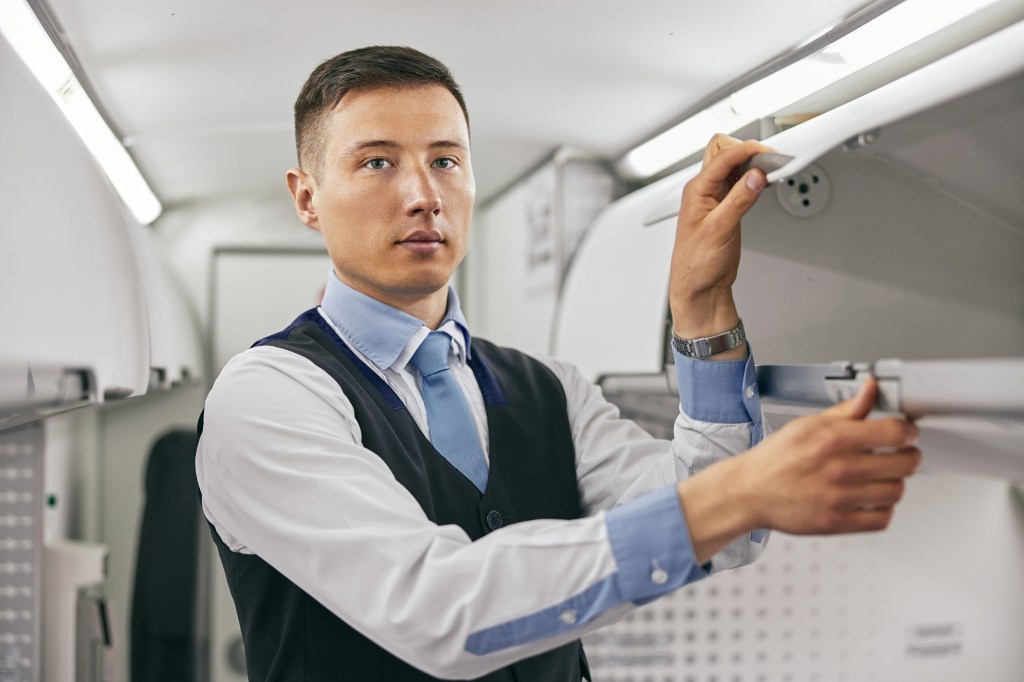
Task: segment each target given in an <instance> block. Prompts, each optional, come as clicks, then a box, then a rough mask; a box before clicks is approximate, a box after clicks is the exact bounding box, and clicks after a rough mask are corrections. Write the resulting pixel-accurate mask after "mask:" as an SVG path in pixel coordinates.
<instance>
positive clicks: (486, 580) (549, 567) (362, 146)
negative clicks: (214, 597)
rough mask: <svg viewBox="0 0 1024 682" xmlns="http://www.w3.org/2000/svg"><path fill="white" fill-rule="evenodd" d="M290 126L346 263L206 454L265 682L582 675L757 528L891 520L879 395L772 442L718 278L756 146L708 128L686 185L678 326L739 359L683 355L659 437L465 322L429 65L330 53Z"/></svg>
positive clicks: (905, 464) (251, 366)
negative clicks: (739, 173) (617, 626)
mask: <svg viewBox="0 0 1024 682" xmlns="http://www.w3.org/2000/svg"><path fill="white" fill-rule="evenodd" d="M295 119H296V138H297V145H298V152H299V167H297V168H293V169H291V170H289V171H288V173H287V182H288V188H289V191H290V192H291V195H292V198H293V200H294V203H295V208H296V211H297V213H298V216H299V218H300V220H302V222H303V223H305V224H306V225H308V226H309V227H311V228H313V229H315V230H317V231H319V232H321V234H322V235H323V237H324V241H325V243H326V245H327V249H328V252H329V253H330V256H331V259H332V261H333V264H334V270H333V273H332V274H331V276H330V279H329V282H328V285H327V290H326V295H325V297H324V301H323V304H322V306H321V307H320V308H318V309H315V310H312V311H308V312H307V313H305V314H304V315H302V316H301V317H300V318H299V319H298V320H297V321H296V323H295V324H293V325H292V326H291V327H289V328H288V329H286V330H284V331H283V332H280V333H278V334H275V335H274V336H272V337H268V338H267V339H264V340H263V341H261V342H259V343H257V345H256V346H254V347H253V348H252V349H250V350H248V351H246V352H244V353H242V354H240V355H239V356H237V357H236V358H234V359H233V360H232V361H231V362H230V363H229V364H228V365H227V366H226V367H225V368H224V371H223V372H222V374H221V375H220V377H219V378H218V380H217V382H216V385H215V386H214V388H213V390H212V391H211V393H210V396H209V398H208V400H207V403H206V411H205V432H204V433H203V434H202V440H201V442H200V447H199V451H198V454H197V463H196V468H197V474H198V478H199V484H200V488H201V491H202V494H203V509H204V511H205V513H206V516H207V518H208V519H209V521H210V523H211V526H212V528H213V534H214V539H215V541H216V543H217V545H218V548H219V550H220V555H221V559H222V561H223V563H224V567H225V570H226V572H227V577H228V583H229V585H230V586H231V591H232V595H233V597H234V600H235V605H236V607H237V610H238V615H239V620H240V622H241V625H242V634H243V637H244V640H245V648H246V658H247V663H248V669H249V676H250V679H251V680H261V681H262V680H282V681H285V680H287V681H291V680H307V681H309V682H317V681H320V680H358V681H359V682H365V681H369V680H381V681H387V682H403V681H407V680H408V681H422V680H431V679H437V678H447V679H467V678H479V679H485V680H489V681H493V682H498V681H512V680H519V682H569V681H572V682H578V681H579V680H580V679H581V677H588V678H589V674H588V671H587V668H586V661H585V658H584V656H583V653H582V649H581V647H580V645H579V637H580V635H582V634H583V633H585V632H588V631H590V630H592V629H594V628H596V627H599V626H601V625H603V624H607V623H609V622H612V621H614V620H616V619H619V618H621V617H623V616H624V615H625V614H627V613H629V611H630V610H632V609H633V608H635V607H636V606H637V605H638V604H643V603H645V602H648V601H650V600H652V599H655V598H657V597H659V596H661V595H664V594H668V593H669V592H672V591H673V590H675V589H678V588H679V587H681V586H682V585H685V584H686V583H688V582H691V581H693V580H697V579H699V578H701V577H704V576H705V575H707V574H708V573H709V572H713V571H716V570H722V569H726V568H731V567H734V566H737V565H740V564H742V563H747V562H749V561H752V560H753V559H754V558H756V557H757V555H758V554H759V553H760V551H761V549H762V548H763V545H764V542H765V531H764V530H759V529H767V528H778V529H781V530H784V531H787V532H791V533H837V532H850V531H863V530H872V529H881V528H884V527H885V526H886V524H887V523H888V521H889V518H890V516H891V514H892V508H893V505H894V504H895V503H896V502H897V500H898V499H899V497H900V495H901V493H902V488H903V478H904V477H905V476H907V475H909V474H911V473H912V472H913V471H914V469H915V468H916V467H917V465H918V462H919V457H920V454H919V453H918V452H917V450H916V449H914V448H913V447H912V444H913V440H914V438H915V435H916V432H915V428H914V427H913V426H912V425H911V424H908V423H906V422H904V421H902V420H897V419H889V420H879V421H870V422H869V421H864V417H865V416H866V415H867V413H868V412H869V411H870V408H871V405H872V404H873V402H874V386H873V385H871V386H868V387H867V388H866V389H865V390H864V391H862V393H861V394H860V395H859V396H858V397H857V398H856V399H854V400H853V401H850V402H849V403H846V404H843V405H841V406H839V407H837V408H834V409H833V410H831V411H829V412H828V413H826V414H823V415H821V416H817V417H813V418H805V419H801V420H796V421H795V422H793V423H792V424H790V425H787V427H786V428H784V429H782V430H780V432H779V433H777V434H775V435H773V436H770V437H768V438H767V439H765V440H764V441H763V442H760V443H759V441H760V440H761V424H762V422H761V413H760V405H759V401H758V396H757V393H756V382H755V381H754V373H753V360H752V358H751V357H750V356H749V353H748V349H747V345H746V343H745V340H744V338H743V336H742V327H741V326H740V325H739V316H738V314H737V311H736V308H735V305H734V304H733V300H732V295H731V286H732V284H733V282H734V280H735V277H736V272H737V268H738V266H739V255H740V250H739V241H740V239H739V235H740V232H739V220H740V217H741V216H742V215H743V214H744V213H745V212H746V211H747V210H748V209H749V208H750V206H751V205H753V202H754V201H755V200H756V198H757V196H758V194H759V192H760V191H761V190H762V189H763V187H764V184H765V180H764V176H763V175H762V174H761V173H760V171H757V170H752V171H749V172H748V173H747V174H746V175H745V176H744V177H742V178H740V179H739V180H738V181H736V182H735V183H731V182H730V178H731V177H732V176H733V174H734V173H735V169H736V168H737V167H738V166H740V165H741V164H742V163H743V162H744V161H746V160H747V159H748V158H750V157H751V156H752V155H753V154H754V153H756V152H758V151H763V150H764V149H765V147H763V146H762V145H760V144H758V143H756V142H739V141H737V140H733V139H730V138H726V137H722V136H717V137H715V139H713V140H712V141H711V143H710V144H709V146H708V148H707V151H706V153H705V156H704V165H703V169H702V171H701V172H700V174H699V175H698V176H697V177H696V178H694V180H693V181H691V182H690V183H689V184H688V185H687V187H686V189H685V192H684V196H683V201H682V211H681V213H680V217H679V224H678V232H677V239H676V246H675V249H674V252H673V253H672V275H671V284H670V287H671V289H670V303H671V309H672V314H673V326H674V331H675V334H676V335H677V336H678V337H680V338H681V339H689V340H692V339H697V338H705V337H712V336H717V335H722V334H723V333H725V332H730V333H729V334H728V336H727V337H725V338H727V339H728V340H729V342H728V343H726V345H727V346H731V347H730V348H728V349H727V350H725V351H724V352H721V353H719V354H716V355H714V356H712V357H710V358H706V359H694V358H691V357H686V356H685V355H683V354H681V353H679V352H677V353H676V363H677V370H678V372H679V375H680V386H681V387H682V389H681V393H682V395H681V408H682V409H681V411H680V414H679V416H678V418H677V420H676V425H675V439H674V440H673V441H672V442H671V443H669V442H665V441H658V440H654V439H652V438H651V437H650V436H649V435H647V434H646V433H644V432H643V431H641V430H640V429H638V428H637V427H636V426H635V425H634V424H632V423H631V422H628V421H624V420H620V419H619V418H618V412H617V410H616V409H615V408H614V407H613V406H611V405H610V404H609V403H607V402H606V401H605V400H604V399H603V398H602V396H601V394H600V392H599V391H598V390H597V389H596V387H594V386H593V385H591V384H589V383H588V382H587V381H585V380H584V379H583V378H582V377H581V376H580V374H579V373H578V372H577V371H576V370H575V369H574V368H573V367H572V366H570V365H567V364H565V363H562V362H558V361H555V360H550V359H536V358H533V357H529V356H527V355H524V354H522V353H518V352H516V351H513V350H510V349H504V348H499V347H496V346H494V345H492V344H490V343H487V342H486V341H483V340H481V339H477V338H474V337H472V336H471V334H470V331H469V328H468V326H467V322H466V320H465V319H464V318H463V316H462V313H461V311H460V309H459V302H458V297H457V296H456V294H455V292H454V291H453V290H451V289H450V288H449V287H448V281H449V279H450V278H451V275H452V272H453V271H454V269H455V267H456V266H457V265H458V264H459V262H460V261H461V260H462V258H463V256H464V254H465V252H466V246H467V241H468V238H469V231H470V222H471V214H472V207H473V200H474V193H475V186H474V180H473V171H472V166H471V163H470V140H469V121H468V114H467V112H466V107H465V104H464V102H463V99H462V96H461V94H460V92H459V89H458V86H457V85H456V84H455V81H454V80H453V79H452V77H451V75H450V73H449V72H448V70H447V69H446V68H445V67H444V66H443V65H442V64H440V63H439V62H437V61H436V60H434V59H432V58H430V57H428V56H426V55H424V54H422V53H419V52H417V51H415V50H412V49H409V48H396V47H372V48H365V49H361V50H354V51H352V52H347V53H344V54H341V55H338V56H337V57H335V58H333V59H331V60H328V61H327V62H325V63H324V64H322V65H321V66H319V67H318V68H317V69H316V70H315V71H314V72H313V74H312V75H311V76H310V78H309V80H308V81H307V83H306V84H305V86H304V88H303V90H302V93H301V94H300V95H299V98H298V101H297V102H296V106H295ZM201 424H202V422H201ZM754 446H756V447H754ZM883 447H884V448H890V449H891V450H890V451H889V453H888V454H873V451H874V450H875V449H877V448H883ZM751 448H752V449H751ZM744 451H747V452H744ZM738 453H743V454H738Z"/></svg>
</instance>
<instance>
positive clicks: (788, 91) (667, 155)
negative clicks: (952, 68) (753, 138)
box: [622, 0, 997, 177]
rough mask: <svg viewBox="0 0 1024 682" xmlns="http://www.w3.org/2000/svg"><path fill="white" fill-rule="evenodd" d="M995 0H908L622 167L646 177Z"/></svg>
mask: <svg viewBox="0 0 1024 682" xmlns="http://www.w3.org/2000/svg"><path fill="white" fill-rule="evenodd" d="M996 1H997V0H944V1H943V2H934V0H904V1H903V2H901V3H900V4H899V5H896V6H895V7H893V8H892V9H890V10H888V11H887V12H885V13H884V14H881V15H879V16H878V17H876V18H875V19H873V20H871V21H869V22H868V23H866V24H864V25H863V26H861V27H860V28H858V29H857V30H855V31H852V32H850V33H849V34H847V35H845V36H843V37H842V38H840V39H839V40H837V41H836V42H834V43H831V44H830V45H828V46H827V47H826V48H824V49H823V50H821V51H820V52H817V53H815V54H812V55H809V56H807V57H806V58H804V59H802V60H800V61H799V62H795V63H793V64H790V65H789V66H787V67H785V68H783V69H780V70H779V71H776V72H775V73H772V74H770V75H768V76H766V77H764V78H762V79H761V80H759V81H757V82H755V83H752V84H750V85H748V86H746V87H744V88H742V89H741V90H738V91H736V92H735V93H733V94H732V95H730V96H728V97H726V98H725V99H723V100H720V101H718V102H716V103H715V104H713V105H711V106H710V107H708V108H707V109H704V110H703V111H700V112H698V113H696V114H694V115H693V116H691V117H690V118H688V119H686V120H685V121H683V122H682V123H680V124H678V125H676V126H675V127H673V128H670V129H669V130H667V131H665V132H664V133H661V134H660V135H658V136H656V137H654V138H652V139H650V140H648V141H647V142H644V143H643V144H641V145H639V146H638V147H636V148H635V149H633V150H632V151H630V152H629V153H628V154H626V156H625V158H624V159H623V164H622V165H623V170H624V171H625V172H627V173H629V174H631V175H633V176H635V177H647V176H650V175H654V174H655V173H657V172H659V171H661V170H664V169H665V168H668V167H669V166H671V165H672V164H674V163H677V162H678V161H681V160H682V159H685V158H686V157H688V156H690V155H691V154H693V153H694V152H698V151H700V150H701V149H702V148H703V147H704V146H705V145H706V144H707V142H708V140H710V139H711V136H712V135H714V134H715V133H717V132H731V131H734V130H738V129H739V128H742V127H744V126H746V125H748V124H750V123H753V122H754V121H757V120H758V119H760V118H763V117H765V116H769V115H770V114H773V113H775V112H776V111H779V110H780V109H782V108H783V107H785V106H787V105H790V104H793V103H795V102H798V101H799V100H801V99H803V98H804V97H807V96H808V95H812V94H814V93H815V92H818V91H819V90H822V89H823V88H825V87H827V86H829V85H831V84H832V83H835V82H836V81H838V80H840V79H842V78H845V77H846V76H849V75H850V74H852V73H855V72H857V71H859V70H861V69H863V68H864V67H867V66H870V65H871V64H874V63H875V62H877V61H880V60H881V59H884V58H885V57H888V56H889V55H891V54H893V53H895V52H897V51H899V50H901V49H903V48H905V47H907V46H908V45H912V44H913V43H916V42H917V41H919V40H921V39H922V38H925V37H927V36H929V35H931V34H933V33H936V32H937V31H940V30H942V29H944V28H946V27H947V26H951V25H953V24H954V23H956V22H958V21H960V20H961V19H964V18H965V17H967V16H970V15H971V14H974V13H975V12H977V11H978V10H980V9H982V8H984V7H987V6H988V5H991V4H993V3H994V2H996Z"/></svg>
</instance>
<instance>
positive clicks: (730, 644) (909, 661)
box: [585, 476, 1024, 682]
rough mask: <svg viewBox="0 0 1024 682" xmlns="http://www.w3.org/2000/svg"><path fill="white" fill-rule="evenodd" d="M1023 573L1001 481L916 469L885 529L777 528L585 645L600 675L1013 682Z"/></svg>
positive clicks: (643, 679)
mask: <svg viewBox="0 0 1024 682" xmlns="http://www.w3.org/2000/svg"><path fill="white" fill-rule="evenodd" d="M979 529H984V532H978V530H979ZM995 557H998V561H991V560H990V559H992V558H995ZM1021 576H1024V510H1022V509H1021V504H1020V503H1019V502H1017V501H1015V498H1014V496H1013V495H1012V494H1011V493H1010V487H1009V486H1008V485H1007V484H1005V483H999V482H990V481H983V480H978V479H967V478H964V479H959V478H952V477H948V478H946V477H938V476H919V477H917V478H916V479H914V480H912V481H911V482H910V484H909V485H908V491H907V495H906V498H905V500H904V502H903V503H901V505H900V507H899V510H898V514H897V518H896V519H895V520H894V522H893V525H892V526H891V527H890V529H889V530H888V531H886V532H884V533H882V534H861V535H851V536H844V537H831V538H808V537H793V536H786V535H782V534H775V535H774V536H773V537H772V539H771V540H770V541H769V547H768V550H767V551H766V553H765V555H764V557H763V558H762V559H761V561H759V562H757V563H756V564H754V565H751V566H747V567H744V568H742V569H738V570H735V571H729V572H724V573H721V574H717V575H714V576H711V577H709V578H707V579H705V580H703V581H701V582H698V583H696V584H694V585H691V586H689V587H687V588H684V589H682V590H680V591H679V592H677V593H676V594H674V595H672V596H670V597H667V598H665V599H662V600H660V601H658V602H655V603H653V604H650V605H648V606H645V607H643V608H641V609H639V610H637V611H636V612H635V613H634V614H632V615H631V616H630V617H629V618H628V619H627V620H626V621H625V622H622V623H620V624H617V625H614V626H612V627H609V628H606V629H604V630H601V631H598V632H597V633H594V634H592V635H591V636H589V637H588V638H587V639H586V640H585V645H586V650H587V654H588V657H589V659H590V662H591V667H592V668H593V672H594V680H595V682H797V681H800V682H819V681H820V682H826V681H828V682H835V681H839V682H846V681H849V682H853V681H855V680H856V681H861V680H864V681H877V682H906V681H908V680H928V681H929V682H944V681H947V680H948V681H949V682H953V681H954V680H956V681H960V680H964V679H978V680H986V682H1018V681H1019V680H1020V679H1022V674H1024V653H1022V650H1021V649H1022V648H1021V647H1020V646H1019V645H1020V641H1019V633H1020V632H1022V631H1024V581H1022V580H1021ZM1014 633H1016V634H1014Z"/></svg>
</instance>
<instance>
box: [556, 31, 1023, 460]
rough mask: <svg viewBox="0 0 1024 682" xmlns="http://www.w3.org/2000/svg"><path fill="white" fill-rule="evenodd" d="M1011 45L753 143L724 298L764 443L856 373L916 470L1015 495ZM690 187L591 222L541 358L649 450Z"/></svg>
mask: <svg viewBox="0 0 1024 682" xmlns="http://www.w3.org/2000/svg"><path fill="white" fill-rule="evenodd" d="M1022 44H1024V22H1018V23H1015V24H1013V25H1011V26H1009V27H1007V28H1004V29H1002V30H999V31H997V32H995V33H993V34H991V35H989V36H987V37H985V38H983V39H981V40H978V41H977V42H974V43H972V44H970V45H968V46H967V47H964V48H962V49H960V50H958V51H957V52H954V53H952V54H949V55H948V56H946V57H943V58H941V59H939V60H937V61H935V62H933V63H931V64H928V65H927V66H924V67H922V68H920V69H918V70H917V71H914V72H913V73H910V74H908V75H906V76H904V77H902V78H900V79H898V80H896V81H893V82H892V83H889V84H888V85H885V86H882V87H880V88H878V89H877V90H874V91H872V92H870V93H868V94H866V95H863V96H861V97H859V98H857V99H855V100H852V101H850V102H847V103H846V104H843V105H842V106H839V107H837V108H835V109H833V110H831V111H827V112H825V113H822V114H820V115H818V116H816V117H814V118H812V119H810V120H808V121H806V122H804V123H801V124H799V125H797V126H795V127H793V128H790V129H788V130H785V131H783V132H781V133H779V134H777V135H774V136H772V137H770V138H767V139H765V140H764V142H765V144H767V145H769V146H771V147H773V148H775V149H776V150H777V151H778V152H779V153H780V154H781V155H783V157H782V158H781V159H773V160H771V161H773V162H774V165H771V166H769V167H768V173H767V175H768V179H769V182H770V183H772V185H771V186H769V187H768V188H767V189H766V190H765V193H764V195H763V196H762V197H761V199H760V200H759V201H758V204H757V205H756V206H755V207H754V209H753V210H752V211H751V212H750V213H749V214H748V216H747V217H746V218H745V219H744V223H743V244H744V248H743V255H742V263H741V266H740V274H739V277H738V279H737V282H736V285H735V287H734V294H735V298H736V301H737V304H738V307H739V310H740V314H741V315H742V316H743V319H744V323H745V325H746V328H747V331H748V335H749V338H750V339H751V347H752V351H753V353H754V357H755V360H756V361H757V363H758V366H759V383H760V386H761V389H762V395H763V397H764V406H765V411H766V414H767V415H768V417H769V419H770V420H771V421H772V422H773V424H774V425H775V426H778V425H780V424H782V423H784V422H785V421H786V420H787V419H790V418H792V417H793V416H795V415H799V414H805V413H809V412H814V411H818V410H820V409H822V408H823V407H824V406H825V405H827V404H831V403H832V402H835V401H836V400H839V399H840V398H841V397H842V396H843V395H847V394H848V393H849V391H850V390H853V388H855V387H856V386H857V385H859V383H861V382H862V381H863V379H864V377H865V376H866V375H867V374H868V373H873V374H874V375H875V376H877V377H878V378H879V379H880V383H881V386H882V389H883V390H882V396H883V399H884V400H883V402H882V403H881V404H880V405H879V407H880V408H882V409H888V410H892V411H897V412H902V413H904V414H909V415H911V416H914V417H917V418H919V424H920V425H921V427H922V449H923V450H925V452H926V466H928V467H934V468H938V469H941V470H948V471H955V472H958V473H973V474H980V475H984V476H994V477H997V478H1004V479H1008V480H1024V266H1022V263H1024V194H1022V192H1021V188H1022V187H1024V143H1022V136H1021V135H1020V131H1019V122H1020V121H1021V120H1024V51H1022V50H1021V49H1020V45H1022ZM698 170H699V165H694V166H692V167H690V168H687V169H685V170H683V171H680V172H679V173H676V174H674V175H672V176H669V177H667V178H665V179H663V180H661V181H659V182H657V183H654V184H652V185H650V186H648V187H645V188H643V189H641V190H639V191H637V192H635V193H633V194H631V195H629V196H627V197H625V198H623V199H622V200H620V201H618V202H616V203H615V204H613V205H612V206H610V207H609V208H608V209H607V210H606V211H605V212H604V213H603V214H602V215H601V216H600V217H599V218H598V220H597V221H596V222H595V224H594V225H593V226H592V228H591V231H590V233H589V234H588V236H587V238H586V239H585V240H584V243H583V246H582V247H581V249H580V251H579V253H578V254H577V259H576V262H575V263H574V265H573V268H572V270H571V271H570V273H569V275H568V278H567V281H566V284H565V287H564V290H563V297H562V300H561V302H560V314H559V318H558V320H557V322H556V331H555V335H554V344H553V352H554V353H555V354H556V355H558V356H561V357H565V358H567V359H569V360H571V361H573V362H575V363H577V364H578V365H579V366H580V367H581V369H582V370H583V371H584V373H585V374H587V375H588V376H590V377H591V378H592V379H596V380H600V381H601V383H602V386H603V387H604V390H605V392H606V394H607V395H608V396H609V397H610V398H611V399H612V400H614V401H616V402H618V403H620V405H623V406H625V409H624V411H625V412H626V413H628V414H630V415H633V416H639V417H640V420H641V422H642V423H645V424H648V425H652V426H651V428H652V430H655V431H657V426H656V424H657V423H658V422H662V423H666V420H668V421H667V424H670V423H671V421H670V420H671V417H672V414H674V411H675V410H676V409H678V398H677V397H676V396H675V372H674V371H671V368H668V369H669V371H666V367H667V365H668V363H670V362H671V354H670V353H669V351H668V344H667V340H668V334H669V329H670V327H669V324H670V323H669V321H668V319H667V310H668V278H669V257H670V254H671V250H672V245H673V241H674V237H675V217H676V215H677V213H678V209H679V198H680V195H681V192H682V187H683V185H684V184H685V183H686V182H687V181H688V180H689V179H690V178H691V177H693V176H694V175H696V173H697V172H698ZM889 358H893V359H891V360H890V359H889ZM837 361H838V362H837Z"/></svg>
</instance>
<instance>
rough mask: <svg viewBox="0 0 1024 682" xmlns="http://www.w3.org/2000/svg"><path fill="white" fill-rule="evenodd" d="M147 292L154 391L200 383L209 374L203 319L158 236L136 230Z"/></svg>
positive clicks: (137, 246)
mask: <svg viewBox="0 0 1024 682" xmlns="http://www.w3.org/2000/svg"><path fill="white" fill-rule="evenodd" d="M132 238H133V243H134V246H135V250H136V253H137V255H138V259H139V264H140V269H141V272H142V275H143V284H144V288H145V293H146V303H147V310H148V320H149V328H150V335H149V336H150V365H151V368H152V370H153V375H152V377H151V382H155V383H152V384H151V386H150V388H169V387H171V386H173V385H175V384H178V383H181V382H189V381H196V380H198V379H199V377H200V376H201V375H202V374H203V372H204V371H205V367H206V364H205V358H204V357H203V342H202V336H201V333H200V330H199V318H198V315H197V314H196V312H195V311H194V310H193V309H192V307H191V305H190V304H189V301H188V299H187V297H186V294H185V292H184V290H183V288H182V287H181V286H180V284H179V282H178V281H177V279H176V278H175V276H174V274H173V273H172V272H171V270H170V268H169V267H168V265H167V263H166V261H165V260H164V258H163V256H162V254H161V252H160V248H161V245H160V243H159V242H158V240H157V237H156V235H155V233H154V232H153V231H152V230H151V229H149V228H145V227H141V226H140V227H138V228H137V229H135V230H133V231H132Z"/></svg>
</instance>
